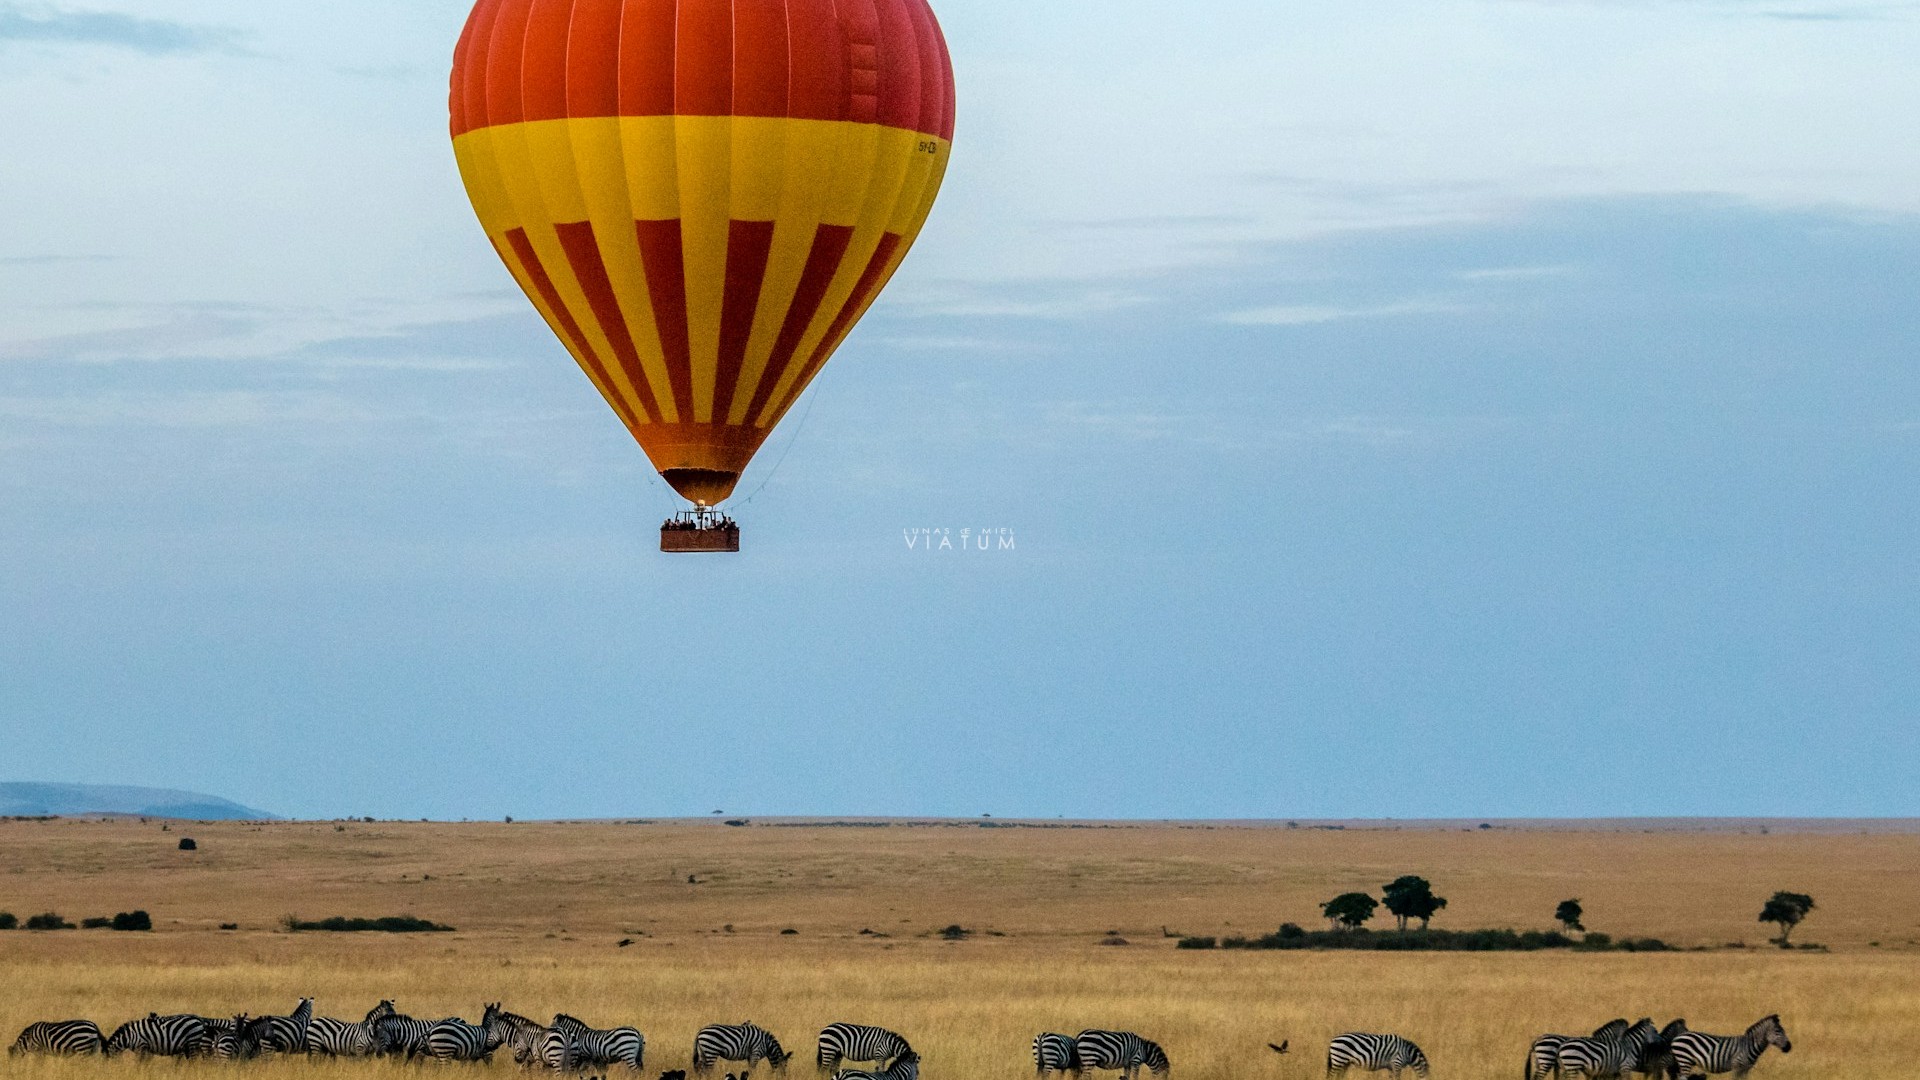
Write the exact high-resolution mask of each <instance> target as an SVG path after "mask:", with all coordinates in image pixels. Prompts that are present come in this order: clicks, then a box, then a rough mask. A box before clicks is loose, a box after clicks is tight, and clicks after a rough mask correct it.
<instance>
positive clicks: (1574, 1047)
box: [1558, 1017, 1660, 1080]
mask: <svg viewBox="0 0 1920 1080" xmlns="http://www.w3.org/2000/svg"><path fill="white" fill-rule="evenodd" d="M1659 1041H1660V1031H1659V1029H1657V1028H1655V1027H1654V1026H1653V1021H1652V1020H1650V1019H1648V1018H1646V1017H1641V1018H1640V1019H1639V1020H1638V1021H1636V1022H1635V1023H1634V1025H1633V1026H1632V1027H1630V1028H1628V1029H1627V1030H1626V1031H1624V1032H1622V1033H1621V1034H1619V1035H1617V1036H1611V1037H1603V1038H1589V1039H1568V1040H1567V1041H1566V1042H1564V1043H1562V1044H1561V1046H1560V1054H1559V1062H1558V1063H1559V1068H1560V1076H1561V1080H1567V1078H1569V1077H1571V1078H1574V1080H1582V1078H1585V1077H1594V1078H1596V1080H1599V1078H1617V1077H1620V1076H1624V1075H1625V1074H1627V1073H1630V1072H1642V1071H1645V1070H1644V1069H1643V1068H1642V1065H1643V1063H1645V1062H1646V1061H1647V1060H1648V1059H1649V1058H1652V1057H1656V1056H1658V1053H1659V1051H1658V1049H1657V1048H1656V1047H1655V1045H1654V1044H1656V1043H1658V1042H1659Z"/></svg>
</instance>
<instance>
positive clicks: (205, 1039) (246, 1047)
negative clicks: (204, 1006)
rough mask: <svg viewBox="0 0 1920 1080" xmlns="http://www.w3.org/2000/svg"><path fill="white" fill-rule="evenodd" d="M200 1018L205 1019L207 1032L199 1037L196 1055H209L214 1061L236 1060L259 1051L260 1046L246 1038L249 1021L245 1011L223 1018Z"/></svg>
mask: <svg viewBox="0 0 1920 1080" xmlns="http://www.w3.org/2000/svg"><path fill="white" fill-rule="evenodd" d="M201 1019H203V1020H206V1021H207V1033H206V1034H205V1035H203V1036H201V1038H200V1047H199V1049H198V1050H197V1051H196V1052H195V1056H196V1057H210V1058H213V1059H215V1060H216V1061H238V1060H240V1059H241V1058H249V1057H252V1056H253V1055H255V1054H257V1053H259V1052H260V1048H259V1047H258V1046H256V1045H254V1043H253V1041H252V1040H251V1039H249V1038H248V1031H247V1025H248V1023H249V1021H248V1020H247V1014H246V1013H241V1014H240V1015H239V1016H234V1017H230V1018H228V1019H225V1020H208V1019H207V1018H206V1017H201Z"/></svg>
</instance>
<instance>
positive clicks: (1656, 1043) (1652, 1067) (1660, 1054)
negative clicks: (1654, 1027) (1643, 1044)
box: [1633, 1020, 1687, 1080]
mask: <svg viewBox="0 0 1920 1080" xmlns="http://www.w3.org/2000/svg"><path fill="white" fill-rule="evenodd" d="M1685 1030H1687V1022H1686V1021H1685V1020H1675V1021H1673V1022H1672V1023H1669V1024H1668V1025H1667V1026H1666V1027H1663V1028H1661V1029H1660V1034H1659V1035H1658V1036H1657V1037H1655V1039H1654V1040H1653V1042H1652V1043H1651V1044H1650V1045H1648V1047H1647V1051H1646V1053H1644V1054H1642V1055H1641V1057H1640V1067H1639V1068H1637V1069H1635V1070H1633V1071H1634V1072H1637V1073H1640V1074H1641V1075H1643V1076H1652V1077H1655V1078H1656V1080H1667V1077H1668V1075H1669V1074H1670V1073H1672V1072H1673V1040H1674V1039H1675V1038H1678V1037H1679V1035H1680V1033H1681V1032H1683V1031H1685Z"/></svg>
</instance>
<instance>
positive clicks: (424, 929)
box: [280, 915, 453, 934]
mask: <svg viewBox="0 0 1920 1080" xmlns="http://www.w3.org/2000/svg"><path fill="white" fill-rule="evenodd" d="M280 925H282V926H284V927H285V928H286V929H287V931H288V932H289V933H293V932H298V931H301V930H331V931H336V932H341V933H354V932H360V931H374V932H378V933H385V934H444V933H451V932H452V930H453V927H451V926H442V925H441V924H439V923H437V922H433V921H431V920H428V919H416V918H414V917H413V916H411V915H388V916H385V917H383V918H379V919H349V918H346V917H344V916H340V915H335V916H333V917H332V918H330V919H317V920H311V921H310V920H306V919H302V918H300V917H299V916H298V915H289V916H287V917H286V918H284V919H282V920H280Z"/></svg>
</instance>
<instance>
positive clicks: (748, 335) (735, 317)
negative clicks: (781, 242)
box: [713, 221, 773, 424]
mask: <svg viewBox="0 0 1920 1080" xmlns="http://www.w3.org/2000/svg"><path fill="white" fill-rule="evenodd" d="M772 250H773V222H771V221H735V222H733V223H731V224H730V225H729V226H728V229H727V289H726V298H725V299H724V300H723V301H722V302H721V305H720V365H719V371H718V373H717V378H716V380H715V382H714V391H713V422H714V423H716V424H724V423H726V422H727V417H728V415H729V414H730V413H732V412H733V398H734V394H735V393H736V392H737V390H736V387H737V386H738V384H739V382H740V369H741V367H742V366H744V365H745V363H746V359H747V343H748V341H750V340H751V339H752V337H753V316H754V313H755V312H756V311H758V310H759V309H760V286H761V283H762V282H764V281H765V280H766V277H767V256H768V254H769V252H771V251H772Z"/></svg>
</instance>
